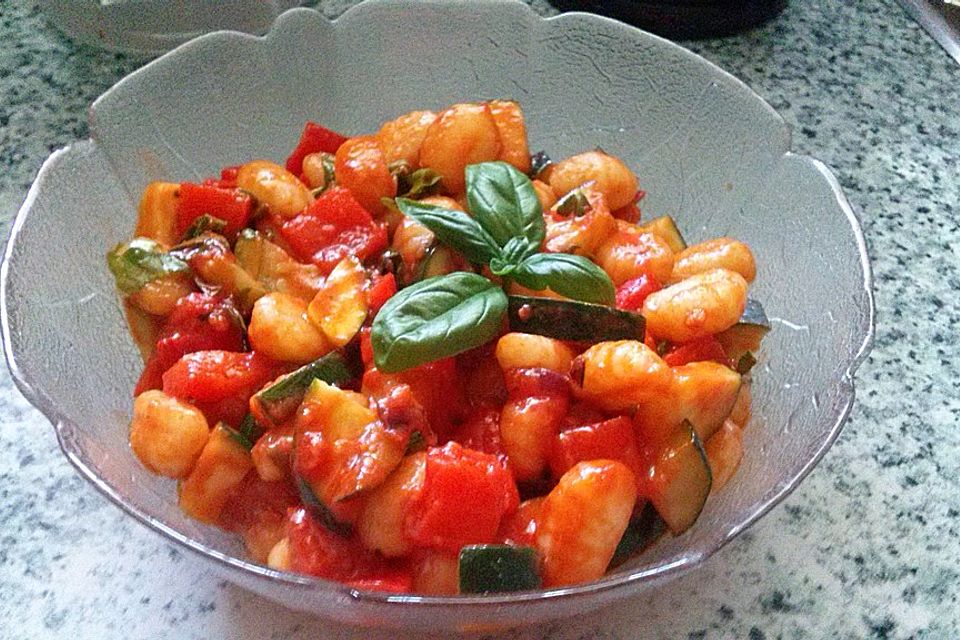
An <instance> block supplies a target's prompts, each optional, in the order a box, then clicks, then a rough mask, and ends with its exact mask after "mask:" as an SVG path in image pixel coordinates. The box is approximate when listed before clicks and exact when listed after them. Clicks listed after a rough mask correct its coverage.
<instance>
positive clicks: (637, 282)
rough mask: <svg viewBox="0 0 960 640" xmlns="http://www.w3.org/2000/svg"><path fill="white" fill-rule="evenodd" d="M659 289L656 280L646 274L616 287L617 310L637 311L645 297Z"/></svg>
mask: <svg viewBox="0 0 960 640" xmlns="http://www.w3.org/2000/svg"><path fill="white" fill-rule="evenodd" d="M660 289H661V286H660V283H659V282H657V279H656V278H654V277H653V276H651V275H649V274H647V273H643V274H640V275H639V276H637V277H636V278H633V279H632V280H627V281H626V282H624V283H623V284H622V285H620V286H619V287H617V308H618V309H623V310H625V311H639V310H640V308H641V307H643V301H644V300H646V299H647V296H649V295H650V294H651V293H654V292H656V291H659V290H660Z"/></svg>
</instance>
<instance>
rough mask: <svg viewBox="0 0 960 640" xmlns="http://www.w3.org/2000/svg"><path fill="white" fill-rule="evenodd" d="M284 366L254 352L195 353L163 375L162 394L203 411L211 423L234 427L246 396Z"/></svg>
mask: <svg viewBox="0 0 960 640" xmlns="http://www.w3.org/2000/svg"><path fill="white" fill-rule="evenodd" d="M283 371H284V367H283V366H282V365H280V364H278V363H276V362H274V361H273V360H270V359H269V358H267V357H265V356H262V355H260V354H258V353H255V352H249V353H237V352H232V351H219V350H218V351H196V352H194V353H188V354H187V355H185V356H183V357H182V358H180V360H178V361H177V362H176V364H174V365H173V366H172V367H170V368H169V369H167V371H166V373H164V374H163V391H164V393H167V394H169V395H171V396H174V397H176V398H180V399H181V400H185V401H187V402H189V403H191V404H193V405H194V406H196V407H197V408H198V409H200V410H201V411H203V413H204V414H205V415H206V416H207V420H208V421H209V422H210V423H211V424H213V423H216V422H218V421H220V420H223V421H224V422H227V423H228V424H232V425H237V424H239V422H240V420H241V419H243V416H244V415H246V413H247V411H248V408H249V401H250V396H252V395H253V394H254V393H256V391H257V390H258V389H259V388H260V387H262V386H263V385H264V384H266V383H267V382H269V381H271V380H273V379H274V378H276V377H277V376H278V375H280V374H281V373H283Z"/></svg>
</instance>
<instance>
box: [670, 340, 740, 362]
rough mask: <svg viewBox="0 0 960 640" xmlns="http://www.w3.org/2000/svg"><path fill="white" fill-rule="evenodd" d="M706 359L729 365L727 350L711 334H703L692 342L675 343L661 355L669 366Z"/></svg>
mask: <svg viewBox="0 0 960 640" xmlns="http://www.w3.org/2000/svg"><path fill="white" fill-rule="evenodd" d="M707 360H712V361H714V362H719V363H720V364H722V365H725V366H728V367H729V366H730V358H728V357H727V352H726V351H725V350H724V348H723V345H721V344H720V341H719V340H717V339H716V338H715V337H713V336H704V337H702V338H698V339H696V340H694V341H693V342H687V343H685V344H679V345H676V346H674V347H672V348H671V349H670V350H669V351H668V352H667V353H665V354H664V356H663V361H664V362H666V363H667V364H668V365H670V366H671V367H679V366H681V365H685V364H688V363H690V362H705V361H707Z"/></svg>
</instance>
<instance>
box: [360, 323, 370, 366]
mask: <svg viewBox="0 0 960 640" xmlns="http://www.w3.org/2000/svg"><path fill="white" fill-rule="evenodd" d="M360 361H361V362H363V366H364V367H372V366H373V342H371V340H370V327H363V328H362V329H360Z"/></svg>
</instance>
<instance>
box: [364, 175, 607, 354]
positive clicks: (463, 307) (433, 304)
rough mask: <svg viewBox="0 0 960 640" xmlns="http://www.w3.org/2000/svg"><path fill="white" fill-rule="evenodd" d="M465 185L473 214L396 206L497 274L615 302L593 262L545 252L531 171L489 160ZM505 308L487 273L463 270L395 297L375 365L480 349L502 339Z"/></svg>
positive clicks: (383, 317) (375, 332) (379, 324)
mask: <svg viewBox="0 0 960 640" xmlns="http://www.w3.org/2000/svg"><path fill="white" fill-rule="evenodd" d="M466 182H467V203H468V206H469V209H470V213H471V214H472V216H471V215H468V214H466V213H464V212H462V211H456V210H454V209H448V208H446V207H441V206H437V205H431V204H426V203H423V202H418V201H416V200H412V199H410V198H403V197H400V198H397V199H396V206H397V208H399V209H400V211H401V212H402V213H403V214H404V215H406V216H408V217H410V218H412V219H414V220H416V221H417V222H419V223H421V224H423V225H424V226H425V227H427V228H428V229H430V230H431V231H432V232H433V233H434V234H436V236H437V238H438V239H439V240H440V242H442V243H444V244H446V245H448V246H450V247H452V248H453V249H455V250H456V251H459V252H460V253H462V254H463V255H464V256H465V257H466V258H467V259H468V260H469V261H470V262H472V263H474V264H485V265H488V266H489V267H490V271H491V272H492V273H494V274H495V275H497V276H500V277H502V278H504V279H507V278H510V279H513V280H514V281H516V282H518V283H519V284H521V285H523V286H525V287H528V288H530V289H535V290H543V289H547V288H549V289H552V290H553V291H556V292H557V293H559V294H560V295H563V296H566V297H568V298H573V299H575V300H580V301H583V302H592V303H598V304H607V305H610V304H613V302H614V294H615V290H614V287H613V283H612V282H611V281H610V277H609V276H607V274H606V272H605V271H604V270H603V269H601V268H600V267H598V266H597V265H595V264H594V263H593V262H591V261H590V260H589V259H587V258H584V257H582V256H575V255H571V254H566V253H540V245H541V244H542V243H543V239H544V237H545V236H546V224H545V223H544V221H543V210H542V208H541V206H540V200H539V199H538V198H537V193H536V191H535V190H534V188H533V184H532V183H531V182H530V179H529V178H528V177H527V176H525V175H524V174H522V173H520V172H519V171H518V170H517V169H515V168H514V167H513V166H512V165H510V164H507V163H505V162H484V163H480V164H474V165H470V166H468V167H467V169H466ZM506 310H507V296H506V294H505V293H504V291H503V289H502V288H500V286H498V285H496V284H494V283H493V282H491V281H490V280H488V279H487V278H484V277H483V276H481V275H477V274H475V273H467V272H456V273H451V274H448V275H443V276H438V277H436V278H429V279H427V280H423V281H422V282H418V283H417V284H414V285H412V286H409V287H407V288H405V289H402V290H401V291H400V292H399V293H397V294H396V295H394V296H393V297H391V298H390V299H389V300H388V301H387V303H386V304H385V305H384V306H383V307H382V308H381V309H380V312H379V313H378V314H377V316H376V319H375V320H374V321H373V327H372V331H371V335H370V338H371V343H372V346H373V357H374V362H375V363H376V365H377V368H378V369H379V370H381V371H384V372H387V373H390V372H395V371H403V370H404V369H409V368H411V367H415V366H418V365H421V364H424V363H427V362H431V361H433V360H437V359H439V358H444V357H447V356H452V355H456V354H458V353H462V352H464V351H467V350H469V349H472V348H474V347H477V346H480V345H482V344H484V343H486V342H488V341H489V340H492V339H493V338H494V337H496V335H497V334H498V332H499V331H500V329H501V327H502V325H503V319H504V315H505V314H506Z"/></svg>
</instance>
